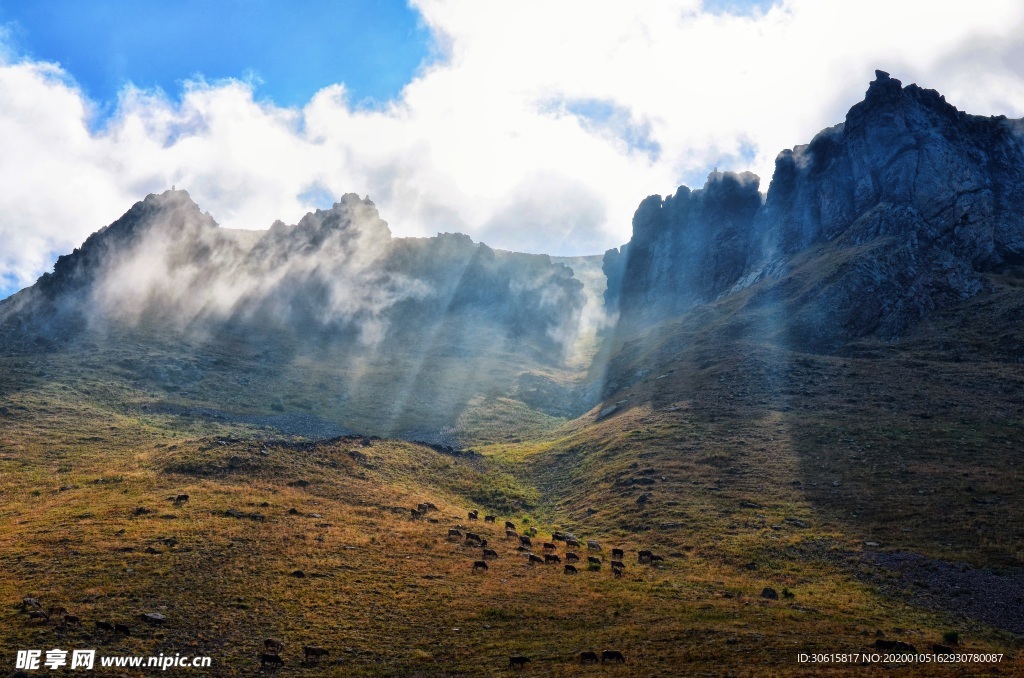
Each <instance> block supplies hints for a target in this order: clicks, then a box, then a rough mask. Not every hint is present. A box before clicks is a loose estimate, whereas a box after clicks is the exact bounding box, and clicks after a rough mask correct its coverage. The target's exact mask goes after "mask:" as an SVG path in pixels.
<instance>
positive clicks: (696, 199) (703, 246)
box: [604, 172, 761, 319]
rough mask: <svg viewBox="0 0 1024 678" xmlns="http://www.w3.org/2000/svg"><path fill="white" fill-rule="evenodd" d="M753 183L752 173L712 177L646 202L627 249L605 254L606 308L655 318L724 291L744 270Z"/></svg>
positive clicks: (756, 199)
mask: <svg viewBox="0 0 1024 678" xmlns="http://www.w3.org/2000/svg"><path fill="white" fill-rule="evenodd" d="M758 184H759V179H758V178H757V176H756V175H754V174H751V173H749V172H744V173H742V174H736V173H734V172H713V173H712V174H711V175H709V176H708V180H707V183H706V184H705V185H704V188H703V189H698V190H695V191H691V190H690V189H688V188H687V187H685V186H680V187H679V190H678V191H676V194H675V195H674V196H670V197H668V198H665V199H662V198H661V197H660V196H657V195H652V196H650V197H648V198H646V199H645V200H644V201H643V202H642V203H640V207H638V208H637V211H636V214H635V215H634V216H633V238H632V239H631V240H630V242H629V244H628V245H624V246H623V247H622V248H621V249H619V250H609V252H607V253H606V254H605V259H604V272H605V275H606V276H607V277H608V290H607V292H606V293H605V301H606V303H607V304H608V306H610V307H611V308H613V309H615V310H618V311H619V312H620V313H622V314H623V315H624V316H627V317H634V316H637V317H639V318H641V319H656V318H659V317H667V316H671V315H675V314H677V313H680V312H683V311H686V310H687V309H689V308H691V307H693V306H694V305H696V304H700V303H706V302H708V301H712V300H714V299H715V297H717V296H718V295H719V294H721V293H722V292H724V291H726V290H728V289H729V288H730V287H731V286H732V285H733V284H735V282H736V280H737V279H738V278H739V276H740V275H742V273H743V271H744V269H745V268H746V264H747V259H748V257H749V250H750V245H751V233H752V232H751V228H752V223H753V219H754V216H755V214H756V213H757V211H758V209H759V208H760V207H761V195H760V194H759V193H758V190H757V189H758Z"/></svg>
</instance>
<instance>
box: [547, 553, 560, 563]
mask: <svg viewBox="0 0 1024 678" xmlns="http://www.w3.org/2000/svg"><path fill="white" fill-rule="evenodd" d="M561 562H562V559H561V558H559V557H558V556H556V555H555V554H554V553H545V554H544V564H545V565H547V564H548V563H561Z"/></svg>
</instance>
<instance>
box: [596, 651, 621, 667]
mask: <svg viewBox="0 0 1024 678" xmlns="http://www.w3.org/2000/svg"><path fill="white" fill-rule="evenodd" d="M625 661H626V658H625V657H623V656H622V653H621V652H619V651H618V650H605V651H604V652H602V653H601V663H602V664H604V663H605V662H622V663H625Z"/></svg>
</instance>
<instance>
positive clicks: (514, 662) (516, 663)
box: [508, 655, 530, 669]
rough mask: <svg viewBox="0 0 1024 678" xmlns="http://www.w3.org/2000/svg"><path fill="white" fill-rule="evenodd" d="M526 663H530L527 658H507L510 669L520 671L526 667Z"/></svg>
mask: <svg viewBox="0 0 1024 678" xmlns="http://www.w3.org/2000/svg"><path fill="white" fill-rule="evenodd" d="M528 661H530V658H529V657H522V656H519V655H516V656H514V657H509V658H508V667H509V668H510V669H521V668H523V667H524V666H526V662H528Z"/></svg>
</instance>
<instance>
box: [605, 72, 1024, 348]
mask: <svg viewBox="0 0 1024 678" xmlns="http://www.w3.org/2000/svg"><path fill="white" fill-rule="evenodd" d="M1022 129H1024V124H1022V121H1020V120H1008V119H1006V118H1005V117H991V118H989V117H979V116H974V115H968V114H966V113H963V112H961V111H958V110H957V109H956V108H954V107H953V106H952V105H950V104H949V103H947V102H946V101H945V99H944V97H942V96H941V95H940V94H938V93H937V92H935V91H933V90H927V89H922V88H920V87H918V86H917V85H909V86H907V87H903V86H902V84H901V83H900V81H898V80H896V79H893V78H891V77H890V76H889V74H887V73H885V72H883V71H876V79H875V80H874V81H873V82H872V83H871V84H870V86H869V88H868V91H867V94H866V96H865V99H864V101H862V102H861V103H858V104H857V105H855V106H854V107H853V108H851V109H850V111H849V113H848V114H847V116H846V120H845V121H844V122H843V123H842V124H839V125H836V126H835V127H832V128H829V129H826V130H824V131H822V132H821V133H819V134H818V135H817V136H815V138H814V139H813V140H812V141H811V142H810V143H809V144H807V145H806V146H798V147H796V148H794V149H792V150H786V151H783V152H782V153H781V154H780V155H779V156H778V158H777V160H776V166H775V172H774V175H773V177H772V181H771V184H770V187H769V189H768V193H767V197H766V199H765V201H764V204H763V205H760V204H759V203H758V202H757V200H756V185H757V184H756V179H754V178H752V177H749V176H744V175H733V174H730V173H715V174H712V175H711V176H710V177H709V179H708V183H707V185H705V187H704V188H703V189H701V190H698V191H689V190H688V189H686V188H685V187H683V188H680V190H679V191H678V192H677V194H676V196H673V197H672V198H668V199H665V200H661V199H660V198H658V197H657V196H653V197H651V198H647V199H646V200H645V201H644V202H642V203H641V205H640V207H639V208H638V209H637V212H636V216H635V217H634V221H633V237H632V239H631V240H630V242H629V244H628V245H627V246H625V247H623V248H622V249H620V250H617V251H616V250H612V251H610V252H609V253H608V254H606V256H605V270H606V271H607V273H608V277H609V287H610V288H611V285H612V283H613V282H614V283H615V289H614V290H611V289H610V291H609V293H608V295H607V301H608V303H609V305H611V306H612V307H614V308H616V309H617V310H619V311H620V313H621V314H622V317H623V318H624V319H625V320H626V321H627V322H635V321H636V320H637V319H639V320H647V321H655V320H659V319H664V318H667V317H671V316H673V315H677V314H679V313H680V312H682V311H685V310H686V309H688V308H692V307H693V306H695V305H697V304H702V303H706V302H708V301H711V300H714V299H716V298H720V297H722V295H723V294H726V293H729V292H739V291H741V290H744V289H746V288H753V289H751V293H750V296H749V305H750V306H751V307H753V308H759V309H762V310H763V309H766V308H767V309H769V310H770V311H772V312H773V313H774V315H775V318H774V322H775V323H776V324H778V325H781V326H783V332H782V334H781V335H780V336H781V337H783V338H785V339H786V340H787V341H789V342H791V343H794V344H799V345H801V346H803V347H805V348H811V349H823V350H828V349H830V348H833V347H835V346H838V345H840V344H841V343H842V342H844V341H846V340H848V339H850V338H855V337H862V336H866V335H874V336H878V337H881V338H887V339H892V338H897V337H899V336H901V335H902V334H903V333H904V332H906V331H907V329H908V328H909V327H911V326H912V325H913V324H914V323H916V322H917V321H918V320H920V319H921V318H924V317H925V316H927V315H928V314H929V313H930V312H931V311H933V310H934V309H936V308H941V307H948V306H949V305H951V304H954V303H956V302H957V301H959V300H963V299H967V298H970V297H972V296H974V295H976V294H978V293H979V292H981V291H982V290H984V289H985V286H986V282H985V277H984V274H985V273H987V272H991V271H995V270H1000V269H1003V268H1006V267H1008V266H1015V265H1018V264H1021V263H1024V145H1022Z"/></svg>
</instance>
